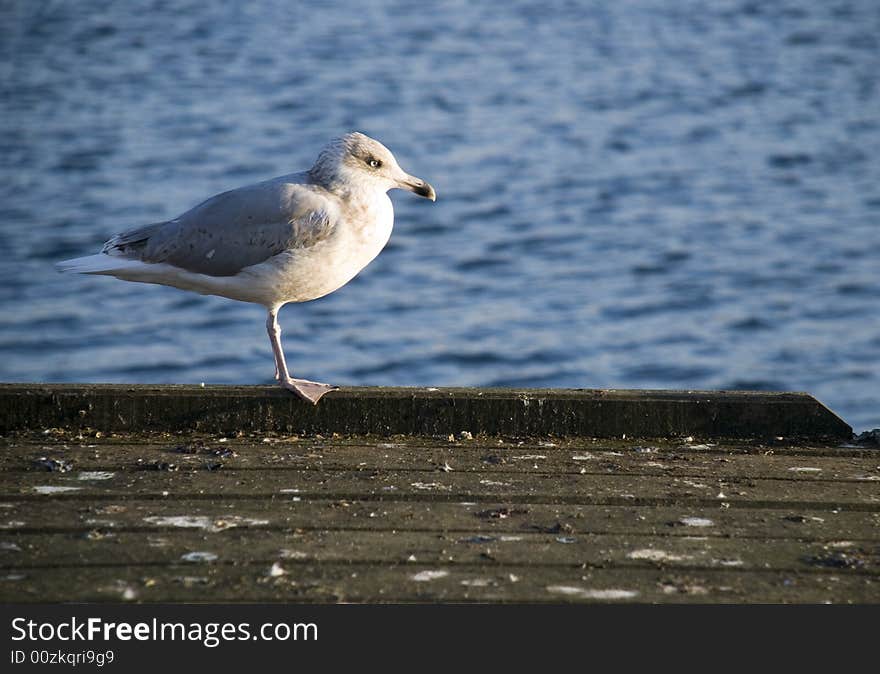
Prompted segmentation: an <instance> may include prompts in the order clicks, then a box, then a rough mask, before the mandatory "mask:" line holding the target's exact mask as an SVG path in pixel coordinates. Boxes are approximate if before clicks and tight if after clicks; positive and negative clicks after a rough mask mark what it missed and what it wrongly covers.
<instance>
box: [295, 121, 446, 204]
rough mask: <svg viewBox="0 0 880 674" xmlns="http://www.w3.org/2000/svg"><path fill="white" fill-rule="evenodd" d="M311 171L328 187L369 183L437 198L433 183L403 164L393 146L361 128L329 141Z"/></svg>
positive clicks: (376, 186)
mask: <svg viewBox="0 0 880 674" xmlns="http://www.w3.org/2000/svg"><path fill="white" fill-rule="evenodd" d="M310 173H311V174H312V177H313V178H314V179H315V180H316V181H317V182H318V183H320V184H322V185H325V186H326V187H334V186H337V185H348V184H361V185H364V184H366V185H369V186H374V187H375V188H376V189H381V190H382V191H384V192H387V191H388V190H390V189H394V188H400V189H403V190H409V191H410V192H414V193H415V194H418V195H419V196H420V197H425V198H426V199H430V200H431V201H435V200H436V199H437V194H436V193H435V192H434V188H433V187H431V186H430V185H429V184H428V183H426V182H425V181H424V180H422V179H421V178H416V177H415V176H412V175H410V174H409V173H407V172H406V171H404V170H403V169H402V168H400V165H399V164H398V163H397V160H396V159H395V158H394V155H393V154H391V150H389V149H388V148H387V147H385V146H384V145H382V143H380V142H379V141H378V140H375V139H373V138H370V137H369V136H366V135H364V134H362V133H358V132H354V133H347V134H345V135H344V136H341V137H339V138H334V139H333V140H332V141H330V142H329V143H328V144H327V145H326V147H324V149H323V150H321V154H320V155H318V159H317V160H316V161H315V165H314V166H313V167H312V168H311V171H310Z"/></svg>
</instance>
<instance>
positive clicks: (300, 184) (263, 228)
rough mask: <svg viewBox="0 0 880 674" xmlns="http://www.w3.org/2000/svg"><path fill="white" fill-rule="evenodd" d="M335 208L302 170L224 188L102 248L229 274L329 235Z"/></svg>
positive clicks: (131, 256)
mask: <svg viewBox="0 0 880 674" xmlns="http://www.w3.org/2000/svg"><path fill="white" fill-rule="evenodd" d="M338 210H339V209H338V206H336V204H334V203H333V201H332V200H331V199H330V198H329V197H328V196H327V194H326V193H325V192H323V191H322V190H319V189H316V188H315V187H314V186H313V185H310V184H308V183H307V182H306V177H305V176H304V175H302V174H297V175H293V176H285V177H282V178H276V179H274V180H269V181H266V182H264V183H257V184H256V185H248V186H246V187H240V188H238V189H236V190H231V191H229V192H223V193H222V194H218V195H217V196H214V197H211V198H210V199H208V200H207V201H205V202H203V203H201V204H199V205H198V206H196V207H195V208H193V209H192V210H190V211H187V212H186V213H184V214H183V215H181V216H180V217H178V218H175V219H174V220H169V221H168V222H159V223H155V224H152V225H146V226H144V227H139V228H137V229H132V230H128V231H126V232H122V233H121V234H118V235H117V236H115V237H113V238H112V239H110V240H109V241H108V242H107V243H106V244H104V249H103V252H104V253H107V254H108V255H119V256H122V257H126V258H129V259H136V260H141V261H143V262H165V263H168V264H172V265H174V266H175V267H179V268H181V269H185V270H187V271H191V272H196V273H200V274H208V275H210V276H233V275H235V274H237V273H238V272H239V271H240V270H242V269H243V268H245V267H249V266H251V265H254V264H258V263H260V262H264V261H265V260H268V259H269V258H270V257H272V256H274V255H278V254H279V253H281V252H283V251H285V250H289V249H292V248H308V247H311V246H314V245H315V244H317V243H319V242H320V241H323V240H325V239H327V238H329V237H330V236H332V235H333V232H334V230H335V228H336V224H337V217H336V215H337V214H338Z"/></svg>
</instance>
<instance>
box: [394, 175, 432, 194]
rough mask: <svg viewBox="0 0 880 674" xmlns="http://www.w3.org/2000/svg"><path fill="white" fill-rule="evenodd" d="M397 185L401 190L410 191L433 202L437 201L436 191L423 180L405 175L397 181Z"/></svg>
mask: <svg viewBox="0 0 880 674" xmlns="http://www.w3.org/2000/svg"><path fill="white" fill-rule="evenodd" d="M397 184H398V186H399V187H400V188H401V189H404V190H409V191H410V192H414V193H415V194H418V195H419V196H420V197H425V198H426V199H430V200H431V201H437V193H436V192H435V191H434V188H433V187H431V186H430V185H429V184H428V183H426V182H425V181H424V180H422V179H421V178H416V177H415V176H411V175H409V174H404V175H403V178H401V179H400V180H398V181H397Z"/></svg>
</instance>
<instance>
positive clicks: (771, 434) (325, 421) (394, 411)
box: [0, 383, 852, 441]
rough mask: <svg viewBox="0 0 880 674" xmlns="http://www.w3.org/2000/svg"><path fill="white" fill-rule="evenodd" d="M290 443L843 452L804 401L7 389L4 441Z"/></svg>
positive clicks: (588, 392) (389, 391) (579, 392)
mask: <svg viewBox="0 0 880 674" xmlns="http://www.w3.org/2000/svg"><path fill="white" fill-rule="evenodd" d="M59 427H60V428H92V429H96V430H101V431H104V432H129V433H137V432H161V431H165V432H193V431H194V432H205V433H235V432H255V431H256V432H259V431H263V432H283V433H297V434H332V433H339V434H345V435H363V434H378V435H423V436H446V435H448V434H459V433H461V432H462V431H466V432H469V433H472V434H474V435H477V434H483V435H498V436H528V437H539V436H559V437H571V436H583V437H596V438H603V437H605V438H609V437H622V436H624V435H625V436H626V437H627V438H638V437H646V438H648V437H676V436H694V437H699V438H730V439H762V438H776V437H780V436H781V437H783V438H785V439H793V438H798V439H801V440H826V441H827V440H848V439H850V438H851V437H852V428H851V427H850V426H849V425H848V424H847V423H846V422H844V421H843V420H842V419H840V418H839V417H838V416H837V415H836V414H834V413H833V412H832V411H831V410H829V409H828V408H827V407H825V406H824V405H823V404H822V403H820V402H819V401H818V400H816V399H815V398H814V397H812V396H811V395H809V394H807V393H792V392H765V391H650V390H593V389H518V388H420V387H419V388H416V387H413V388H383V387H352V388H344V389H341V390H339V391H336V392H333V393H330V394H328V395H327V396H326V397H325V398H324V399H323V400H322V401H321V402H320V404H319V405H317V406H312V405H309V404H307V403H305V402H303V401H302V400H299V399H297V398H296V397H294V396H293V395H292V394H290V393H289V392H287V391H284V390H282V389H280V388H278V387H275V386H214V385H212V386H194V385H128V384H51V383H49V384H0V432H3V433H8V432H11V431H18V430H39V429H45V428H59Z"/></svg>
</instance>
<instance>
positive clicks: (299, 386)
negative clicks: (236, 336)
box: [266, 307, 339, 405]
mask: <svg viewBox="0 0 880 674" xmlns="http://www.w3.org/2000/svg"><path fill="white" fill-rule="evenodd" d="M266 332H268V333H269V341H270V342H271V343H272V353H273V354H274V355H275V379H277V380H278V383H279V384H281V386H283V387H284V388H286V389H287V390H288V391H293V392H294V393H296V394H297V395H298V396H300V397H301V398H303V399H305V400H308V401H309V402H310V403H312V404H313V405H317V404H318V401H319V400H320V399H321V397H322V396H323V395H324V394H325V393H329V392H330V391H338V390H339V389H338V387H336V386H331V385H330V384H322V383H320V382H316V381H309V380H308V379H294V378H292V377H291V376H290V373H289V372H288V371H287V363H286V362H285V360H284V351H283V350H282V349H281V326H280V325H278V309H277V308H274V307H273V308H271V309H269V316H268V317H267V318H266Z"/></svg>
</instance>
